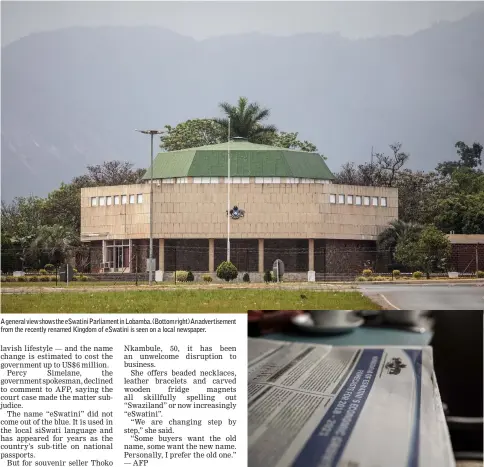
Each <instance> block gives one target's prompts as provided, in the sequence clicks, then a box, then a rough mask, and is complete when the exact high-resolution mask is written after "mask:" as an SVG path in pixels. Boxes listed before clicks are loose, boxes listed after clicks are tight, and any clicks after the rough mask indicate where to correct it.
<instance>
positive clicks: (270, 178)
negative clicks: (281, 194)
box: [262, 177, 272, 183]
mask: <svg viewBox="0 0 484 467" xmlns="http://www.w3.org/2000/svg"><path fill="white" fill-rule="evenodd" d="M262 183H272V177H264V181H263V182H262Z"/></svg>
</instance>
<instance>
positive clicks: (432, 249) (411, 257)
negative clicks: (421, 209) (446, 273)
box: [395, 225, 452, 279]
mask: <svg viewBox="0 0 484 467" xmlns="http://www.w3.org/2000/svg"><path fill="white" fill-rule="evenodd" d="M451 252H452V247H451V244H450V241H449V239H448V238H447V237H446V236H445V235H444V234H443V233H442V232H441V231H440V230H439V229H437V227H435V226H433V225H430V226H428V227H426V228H425V229H423V230H422V232H421V233H420V235H418V236H407V237H406V238H404V239H403V241H401V242H399V243H398V244H397V248H396V251H395V258H396V259H397V261H399V262H401V263H402V264H404V265H405V266H408V267H411V268H417V269H422V270H423V271H424V272H425V273H426V274H427V279H428V278H429V277H430V273H431V272H433V271H439V270H440V271H442V270H445V269H446V268H447V265H448V264H449V260H450V255H451Z"/></svg>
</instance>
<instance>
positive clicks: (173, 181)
mask: <svg viewBox="0 0 484 467" xmlns="http://www.w3.org/2000/svg"><path fill="white" fill-rule="evenodd" d="M161 183H175V179H174V178H164V179H163V180H162V181H161ZM194 183H195V182H194Z"/></svg>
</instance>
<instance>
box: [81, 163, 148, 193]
mask: <svg viewBox="0 0 484 467" xmlns="http://www.w3.org/2000/svg"><path fill="white" fill-rule="evenodd" d="M144 173H145V169H133V164H131V163H130V162H123V161H117V160H116V161H109V162H104V163H103V164H100V165H88V166H87V174H85V175H81V176H80V177H75V178H74V179H73V180H72V183H73V184H74V185H75V186H77V187H78V188H87V187H91V186H112V185H130V184H132V183H138V182H139V180H140V179H141V177H142V176H143V175H144Z"/></svg>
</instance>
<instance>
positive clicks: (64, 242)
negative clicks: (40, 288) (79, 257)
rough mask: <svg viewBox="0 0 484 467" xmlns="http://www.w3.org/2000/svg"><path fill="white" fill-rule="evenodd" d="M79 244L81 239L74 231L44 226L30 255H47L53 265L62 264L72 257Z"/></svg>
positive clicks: (62, 227)
mask: <svg viewBox="0 0 484 467" xmlns="http://www.w3.org/2000/svg"><path fill="white" fill-rule="evenodd" d="M78 243H79V237H78V236H77V235H76V234H75V233H74V231H73V230H71V229H69V228H67V227H64V226H63V225H59V224H54V225H43V226H41V227H40V228H39V230H38V233H37V235H36V237H35V238H34V239H33V241H32V243H31V244H30V254H31V255H32V256H36V255H39V254H42V253H43V254H45V255H47V257H48V258H49V261H50V262H51V263H52V264H57V265H58V264H60V263H61V262H62V261H66V260H69V259H70V258H71V257H72V254H73V251H74V248H75V247H76V246H77V245H78Z"/></svg>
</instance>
